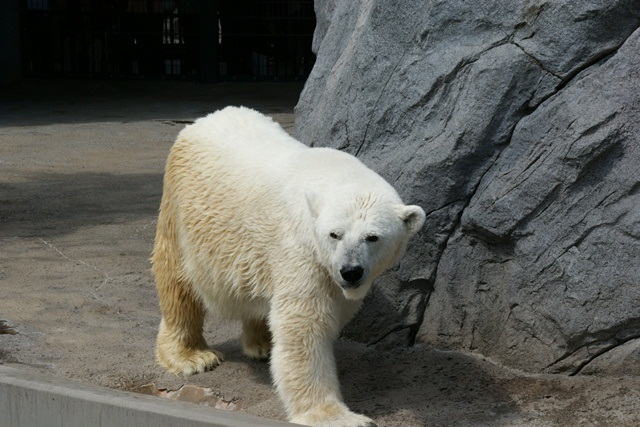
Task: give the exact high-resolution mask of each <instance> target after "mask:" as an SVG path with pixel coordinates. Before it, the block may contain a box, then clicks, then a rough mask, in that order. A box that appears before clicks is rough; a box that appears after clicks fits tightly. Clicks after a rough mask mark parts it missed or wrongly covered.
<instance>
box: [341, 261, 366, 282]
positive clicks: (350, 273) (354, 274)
mask: <svg viewBox="0 0 640 427" xmlns="http://www.w3.org/2000/svg"><path fill="white" fill-rule="evenodd" d="M362 273H364V268H362V267H360V266H359V265H345V266H344V267H342V268H341V269H340V275H341V276H342V278H343V279H344V280H345V281H347V282H349V283H356V282H357V281H358V280H360V279H362Z"/></svg>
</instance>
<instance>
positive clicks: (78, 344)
mask: <svg viewBox="0 0 640 427" xmlns="http://www.w3.org/2000/svg"><path fill="white" fill-rule="evenodd" d="M301 88H302V86H301V85H299V84H266V83H265V84H220V85H211V86H203V85H196V84H193V83H184V82H181V83H170V82H155V83H149V82H126V83H125V82H109V83H106V82H91V81H81V82H73V83H71V82H68V81H25V82H22V83H19V84H16V85H12V86H9V87H2V88H0V363H4V364H6V365H11V366H16V367H21V368H23V369H29V370H35V371H39V372H43V373H47V374H50V375H53V376H59V377H66V378H71V379H76V380H79V381H81V382H85V383H90V384H96V385H101V386H107V387H113V388H118V389H125V390H143V389H148V388H149V387H143V386H145V385H148V384H153V385H154V386H155V387H156V388H158V389H168V390H178V389H179V388H180V387H181V386H183V385H186V384H190V385H194V386H198V387H206V388H210V389H211V392H212V395H214V396H215V397H216V398H218V399H219V402H225V403H227V405H226V409H233V410H240V411H243V412H246V413H250V414H254V415H259V416H262V417H267V418H273V419H284V414H283V410H282V406H281V404H280V402H279V400H278V398H277V396H276V394H275V391H274V389H273V388H272V386H271V382H270V376H269V367H268V364H267V363H258V362H253V361H250V360H247V359H246V358H245V357H244V356H243V355H242V351H241V346H240V342H239V339H238V338H239V332H240V327H239V325H238V324H237V323H235V322H229V321H224V320H221V319H217V318H216V317H215V315H212V316H210V318H209V319H208V322H207V325H206V331H207V339H208V341H209V343H210V344H211V345H212V346H215V347H216V348H217V349H219V350H221V351H222V352H223V353H225V355H226V360H227V361H226V362H225V363H224V364H223V365H222V366H220V367H218V368H217V369H215V370H213V371H211V372H207V373H205V374H199V375H195V376H192V377H189V378H180V377H176V376H172V375H168V374H165V373H164V372H163V371H162V369H160V368H159V367H158V366H156V364H155V362H154V356H153V352H154V341H155V334H156V329H157V326H158V323H159V321H160V314H159V309H158V304H157V301H156V294H155V288H154V284H153V280H152V277H151V274H150V271H149V261H148V258H149V256H150V252H151V247H152V242H153V237H154V231H155V224H156V212H157V208H158V205H159V201H160V196H161V188H162V172H163V165H164V161H165V158H166V155H167V153H168V150H169V147H170V146H171V144H172V141H173V140H174V138H175V136H176V135H177V133H178V132H179V131H180V129H182V127H183V126H184V124H185V123H187V122H189V121H190V120H193V119H194V118H197V117H200V116H203V115H205V114H207V113H208V112H211V111H213V110H215V109H217V108H219V107H222V106H224V105H228V104H236V105H238V104H241V105H246V106H249V107H253V108H256V109H259V110H261V111H263V112H265V113H267V114H270V115H272V116H273V117H274V118H275V119H276V120H278V121H279V122H281V123H282V124H283V125H284V127H285V128H286V129H289V130H291V129H292V127H293V107H294V105H295V102H296V100H297V97H298V95H299V93H300V90H301ZM436 292H437V290H436ZM336 354H337V359H338V364H339V371H340V375H341V382H342V386H343V394H344V397H345V400H346V402H347V403H348V405H349V406H350V407H351V408H352V409H353V410H355V411H359V412H363V413H365V414H367V415H369V416H371V417H372V418H374V419H375V420H376V422H377V423H378V425H379V426H380V427H383V426H637V425H640V378H637V377H616V378H613V377H598V376H576V377H564V376H535V375H526V374H524V373H521V372H516V371H513V370H509V369H505V368H502V367H499V366H496V365H495V364H493V363H491V362H490V361H487V360H485V359H483V358H481V357H478V356H476V355H471V354H460V353H452V352H444V351H439V350H437V349H433V348H429V347H427V346H424V345H416V346H414V347H412V348H397V349H382V348H376V347H369V346H366V345H364V344H361V343H357V342H351V341H347V340H340V341H339V342H338V344H337V346H336ZM159 399H160V397H159ZM222 406H224V405H222ZM212 410H214V409H212Z"/></svg>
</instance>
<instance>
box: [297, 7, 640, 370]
mask: <svg viewBox="0 0 640 427" xmlns="http://www.w3.org/2000/svg"><path fill="white" fill-rule="evenodd" d="M316 13H317V14H318V22H319V25H318V28H317V29H316V34H315V40H314V47H315V49H316V52H317V55H318V58H317V62H316V66H315V68H314V70H313V72H312V75H311V76H310V78H309V80H308V81H307V84H306V85H305V89H304V90H303V93H302V95H301V98H300V101H299V103H298V105H297V107H296V115H297V116H296V134H297V136H298V137H299V138H300V139H301V140H302V141H304V142H306V143H308V144H309V145H315V146H331V147H334V148H339V149H342V150H345V151H347V152H350V153H352V154H354V155H356V156H358V157H359V158H360V159H361V160H362V161H363V162H364V163H366V164H368V165H369V166H371V167H372V168H374V169H375V170H377V171H378V172H380V173H381V175H383V176H384V177H385V178H386V179H388V180H389V181H390V182H391V183H392V184H393V185H395V186H396V188H398V190H399V192H400V193H401V195H402V196H403V198H404V199H405V201H406V202H408V203H417V204H420V205H421V206H423V208H424V209H425V211H426V212H427V214H428V217H427V224H426V226H425V229H424V231H423V233H422V234H421V235H420V236H419V237H418V238H416V239H415V240H414V241H413V243H412V244H411V246H410V248H409V251H408V254H407V256H405V258H404V259H403V260H402V262H401V263H400V264H399V265H398V266H397V268H396V269H394V271H392V272H390V273H389V274H387V275H386V276H384V277H383V278H382V279H381V280H380V281H379V282H378V284H377V286H376V287H375V289H374V292H373V293H372V294H371V295H370V296H369V297H368V298H367V302H366V305H365V307H364V309H363V310H362V312H361V313H360V314H359V315H358V317H357V318H356V319H355V320H354V322H352V324H351V325H349V327H348V328H347V330H346V332H345V333H346V335H347V336H349V337H352V338H356V339H358V340H361V341H365V342H369V343H378V344H379V345H385V346H395V345H398V344H412V343H413V342H415V341H416V340H419V341H422V342H426V343H430V344H433V345H437V346H438V347H444V348H450V349H461V350H467V351H468V350H470V351H477V352H479V353H481V354H483V355H485V356H488V357H490V358H492V359H494V360H497V361H499V362H500V363H503V364H506V365H509V366H512V367H517V368H521V369H525V370H529V371H535V372H566V373H571V374H573V373H578V372H581V371H582V370H583V368H585V367H588V365H590V364H591V363H592V361H597V359H602V358H604V357H605V356H606V355H607V353H609V352H611V351H613V350H614V349H616V348H617V347H618V346H620V345H621V344H625V343H632V342H633V341H634V339H635V338H638V337H640V286H639V283H638V277H640V240H639V239H640V211H638V209H637V206H640V198H639V197H640V196H638V194H637V193H638V190H640V174H639V173H638V165H640V149H639V147H638V140H639V139H640V127H639V126H638V122H639V119H640V115H639V113H638V106H639V105H640V75H639V74H638V70H640V41H639V38H640V32H638V31H636V30H637V28H638V27H639V26H640V4H639V3H638V2H635V1H630V0H624V1H572V2H545V1H529V2H520V1H510V2H504V1H500V2H499V1H479V2H462V1H429V2H420V3H413V2H401V3H394V4H393V5H391V4H389V3H388V2H382V1H378V0H368V1H359V2H351V1H346V0H342V1H339V0H338V1H328V2H323V1H317V2H316ZM619 353H620V354H621V356H619V357H612V358H611V360H612V361H616V362H615V363H614V362H612V364H614V365H616V364H617V365H616V366H618V365H620V364H621V363H629V362H630V361H636V362H637V361H638V354H637V353H638V352H637V351H623V352H619ZM602 360H604V359H602ZM624 361H626V362H624ZM611 369H612V370H615V369H617V368H615V367H613V366H612V367H611ZM599 370H600V371H602V368H599Z"/></svg>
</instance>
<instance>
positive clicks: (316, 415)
mask: <svg viewBox="0 0 640 427" xmlns="http://www.w3.org/2000/svg"><path fill="white" fill-rule="evenodd" d="M336 409H337V408H336V407H324V408H323V407H321V408H318V409H316V410H315V411H312V412H310V413H306V414H304V415H301V416H297V417H293V418H292V419H291V420H290V421H291V422H292V423H297V424H302V425H308V426H314V427H377V426H376V423H374V422H373V420H372V419H371V418H368V417H365V416H364V415H360V414H356V413H354V412H351V411H349V410H348V409H346V410H345V409H343V408H340V410H338V411H336Z"/></svg>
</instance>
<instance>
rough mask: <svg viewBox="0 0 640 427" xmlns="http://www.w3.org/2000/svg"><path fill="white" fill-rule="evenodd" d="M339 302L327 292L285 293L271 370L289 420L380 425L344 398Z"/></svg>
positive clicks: (274, 324)
mask: <svg viewBox="0 0 640 427" xmlns="http://www.w3.org/2000/svg"><path fill="white" fill-rule="evenodd" d="M338 308H339V307H338V304H336V301H334V300H333V299H332V298H330V297H329V296H324V295H304V296H297V295H282V296H279V297H276V298H275V299H274V301H272V309H271V314H270V319H269V321H270V325H271V332H272V334H273V348H272V350H271V371H272V375H273V379H274V382H275V385H276V388H277V390H278V393H279V395H280V397H281V399H282V400H283V403H284V406H285V409H286V411H287V414H288V417H289V421H291V422H293V423H298V424H303V425H309V426H319V427H375V423H374V422H373V421H372V420H371V419H370V418H367V417H365V416H364V415H360V414H356V413H354V412H351V411H350V410H349V408H347V406H346V405H345V404H344V402H343V401H342V395H341V393H340V384H339V382H338V375H337V369H336V363H335V357H334V353H333V343H334V341H335V339H336V338H337V336H338V334H339V332H340V316H339V313H338Z"/></svg>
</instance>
